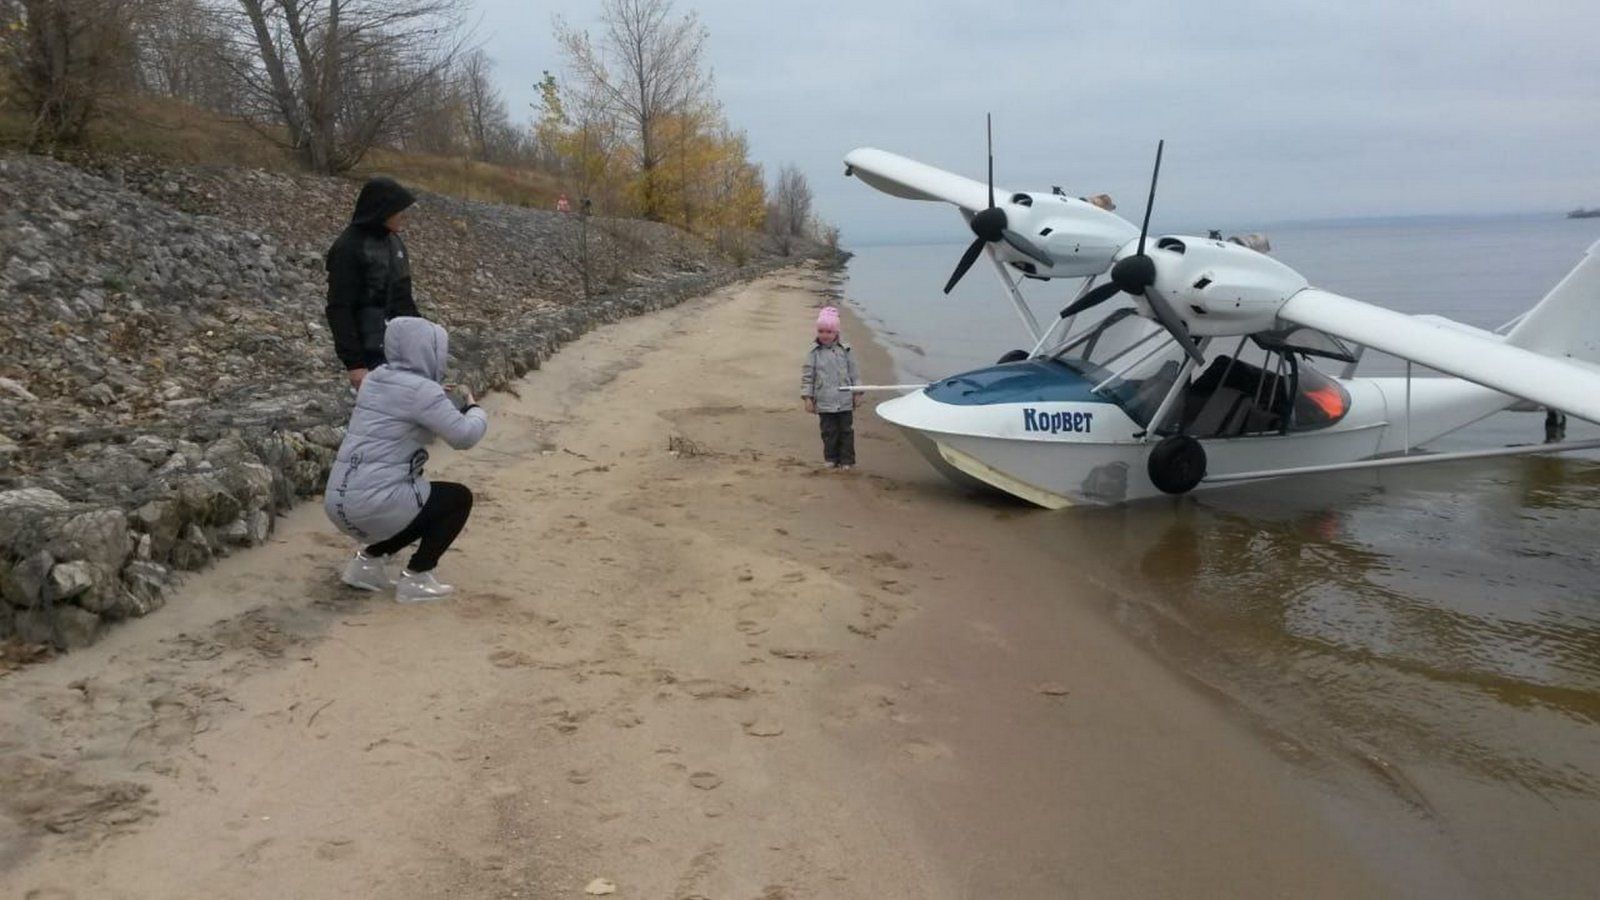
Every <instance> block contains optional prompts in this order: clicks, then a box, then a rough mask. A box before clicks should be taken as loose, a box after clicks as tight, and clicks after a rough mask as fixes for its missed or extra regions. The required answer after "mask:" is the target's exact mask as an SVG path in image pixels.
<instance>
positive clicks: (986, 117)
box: [983, 113, 994, 209]
mask: <svg viewBox="0 0 1600 900" xmlns="http://www.w3.org/2000/svg"><path fill="white" fill-rule="evenodd" d="M983 131H984V134H986V135H988V139H989V208H990V209H994V116H992V115H990V114H989V113H984V114H983Z"/></svg>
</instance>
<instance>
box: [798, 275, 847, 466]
mask: <svg viewBox="0 0 1600 900" xmlns="http://www.w3.org/2000/svg"><path fill="white" fill-rule="evenodd" d="M857 383H859V378H858V375H857V372H856V360H855V357H854V356H851V355H850V345H849V344H846V343H845V342H844V341H843V340H841V339H840V338H839V310H837V309H835V308H833V307H831V306H824V307H823V308H822V312H820V313H818V314H817V339H816V341H815V342H814V343H813V344H812V345H811V352H810V353H808V354H806V362H805V366H804V367H803V368H802V369H801V371H800V396H801V398H803V399H804V400H805V403H806V412H808V413H816V415H817V419H818V420H819V422H820V424H821V427H822V459H823V461H824V462H826V463H827V464H828V467H829V468H837V469H850V468H854V467H855V464H856V432H855V422H854V421H853V419H854V418H855V408H856V407H857V406H860V405H861V392H860V391H848V390H840V389H841V388H848V387H853V386H855V385H856V384H857Z"/></svg>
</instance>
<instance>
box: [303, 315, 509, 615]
mask: <svg viewBox="0 0 1600 900" xmlns="http://www.w3.org/2000/svg"><path fill="white" fill-rule="evenodd" d="M383 340H384V352H385V358H386V360H387V362H386V363H385V364H384V365H382V366H379V367H378V368H376V369H373V370H372V372H371V374H369V375H367V377H366V381H365V383H364V384H363V385H362V387H361V389H360V390H359V391H358V392H357V393H356V407H355V410H354V411H352V412H351V414H350V427H349V429H348V431H347V432H346V434H345V438H344V442H343V443H342V444H340V445H339V453H338V456H337V457H336V458H335V459H334V463H333V470H332V471H331V472H329V474H328V485H327V488H326V492H325V497H324V499H323V510H324V511H325V512H326V513H327V514H328V518H329V519H330V520H332V521H333V524H334V525H335V526H337V527H338V529H339V530H340V531H342V532H344V533H345V534H347V535H349V536H350V537H353V538H355V539H356V540H358V541H360V542H361V546H360V548H359V549H357V550H356V554H355V558H353V559H351V560H350V562H349V563H348V564H347V565H346V566H345V568H344V573H343V574H342V575H341V580H343V581H344V583H345V584H348V585H350V586H351V587H356V588H360V589H362V590H367V591H382V590H388V589H390V588H393V589H394V598H395V599H396V600H398V601H400V602H401V603H414V602H418V601H423V600H438V599H440V598H443V597H447V596H449V595H450V594H451V593H452V592H454V590H455V588H453V587H451V586H450V585H448V584H441V583H439V581H438V580H437V579H436V578H434V575H433V569H434V566H436V565H438V563H439V557H440V556H442V555H443V554H444V552H445V551H446V550H448V549H450V545H451V544H452V543H454V542H455V539H456V536H457V535H459V534H460V533H461V529H462V528H463V527H464V526H465V525H466V524H467V517H468V516H469V515H471V514H472V491H471V490H469V489H468V488H467V487H466V485H462V484H456V483H454V482H450V481H436V482H431V483H430V482H429V481H428V479H427V478H426V476H425V475H424V474H423V468H424V466H425V465H426V464H427V462H428V451H427V450H426V449H425V447H426V446H427V445H428V444H431V443H433V440H434V438H435V437H442V438H444V439H445V442H446V443H448V444H449V445H450V446H452V447H454V448H456V449H457V450H465V449H467V448H469V447H471V446H473V445H474V444H476V443H478V441H480V440H482V439H483V435H484V432H486V431H487V430H488V428H489V421H488V416H487V415H486V414H485V413H484V411H483V409H482V408H480V407H479V406H478V403H477V400H476V398H474V397H473V396H472V392H471V391H470V390H469V391H466V394H465V398H464V399H465V401H466V404H465V406H464V407H463V408H461V409H457V408H456V405H455V404H454V403H452V402H451V400H450V398H449V396H448V395H447V394H446V392H445V386H444V376H445V366H446V363H447V361H448V359H449V353H450V336H449V334H447V333H446V332H445V330H444V329H443V328H441V327H439V326H438V325H435V324H434V323H432V322H429V321H428V320H427V319H419V318H416V317H414V316H402V317H400V318H397V319H394V320H392V321H390V322H389V327H388V330H387V333H386V334H385V335H384V339H383ZM419 542H420V543H419ZM414 543H418V544H419V545H418V547H417V552H416V553H415V554H413V555H412V557H411V561H410V562H409V563H407V564H406V567H405V568H404V569H403V570H402V571H401V572H400V577H399V578H398V579H395V578H391V577H390V575H389V571H388V566H387V563H388V562H389V559H390V557H392V556H393V555H394V554H396V553H399V552H400V551H401V550H403V549H405V548H406V547H408V546H410V545H411V544H414Z"/></svg>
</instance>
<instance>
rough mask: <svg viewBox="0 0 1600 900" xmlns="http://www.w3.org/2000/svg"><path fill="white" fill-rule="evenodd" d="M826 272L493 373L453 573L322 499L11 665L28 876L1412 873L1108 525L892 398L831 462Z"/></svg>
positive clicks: (1147, 878) (1152, 889)
mask: <svg viewBox="0 0 1600 900" xmlns="http://www.w3.org/2000/svg"><path fill="white" fill-rule="evenodd" d="M827 284H828V281H827V277H826V276H825V275H824V274H822V273H819V272H815V271H811V270H791V271H787V272H783V273H778V274H776V275H773V276H769V277H767V278H765V279H763V280H761V281H759V282H757V283H755V284H751V285H745V286H739V287H734V288H729V289H726V290H724V291H721V292H719V293H717V294H716V295H713V296H712V297H709V298H706V299H703V300H700V301H695V302H691V303H688V304H685V305H684V306H682V307H679V308H677V309H675V310H671V311H667V312H664V313H660V314H656V315H653V316H650V317H646V318H642V319H637V320H632V321H629V322H624V323H621V324H618V325H615V326H611V327H608V328H606V329H603V330H601V331H598V332H596V333H594V334H592V335H590V336H588V337H586V338H584V339H583V340H581V341H579V342H577V343H575V344H573V345H571V346H569V347H568V348H567V349H565V350H563V351H562V352H561V353H560V354H559V355H558V356H557V357H556V358H555V359H553V360H552V361H551V362H550V363H549V364H547V366H546V367H545V368H544V369H543V370H542V371H539V372H536V373H533V374H532V375H530V376H529V377H528V378H527V379H525V380H524V381H522V382H521V383H519V385H518V386H517V388H516V391H515V393H514V394H500V395H496V396H493V397H491V398H489V399H488V400H487V401H486V403H485V405H486V406H487V407H488V408H489V411H490V417H491V431H490V435H489V437H488V439H487V440H486V442H485V444H484V446H482V447H480V448H478V449H476V450H473V451H469V452H467V453H460V454H457V453H440V454H437V455H436V462H435V463H434V464H433V467H432V471H433V474H434V476H435V477H438V478H450V479H454V480H461V481H465V482H466V483H468V484H470V485H472V486H474V488H475V489H476V490H477V492H478V507H477V509H476V511H475V513H474V518H473V521H472V523H471V524H469V526H468V528H467V531H466V533H465V535H464V536H463V538H462V540H461V542H460V545H459V549H458V550H457V551H453V552H452V553H450V554H449V555H447V556H446V558H445V561H444V563H443V565H442V566H441V570H440V571H441V575H443V576H444V577H445V578H446V579H447V580H451V581H453V582H455V583H456V584H457V585H458V586H459V588H460V591H461V593H460V595H459V596H458V597H457V598H456V599H453V600H451V601H449V602H445V603H441V604H437V605H432V606H422V607H401V606H398V605H396V604H393V603H392V602H388V601H387V600H384V599H380V598H376V597H373V596H371V595H365V594H361V593H359V592H355V591H350V590H346V589H343V588H341V587H339V586H337V584H336V581H335V571H336V567H337V566H338V565H339V564H341V563H342V562H343V559H344V553H345V550H346V547H345V544H344V542H343V541H342V540H341V539H340V538H339V537H338V536H337V535H336V534H335V533H334V532H333V530H332V529H331V528H330V527H329V526H328V525H327V523H326V522H325V520H324V519H323V517H322V513H321V511H320V509H319V508H317V507H316V506H315V505H307V506H305V507H303V508H301V509H299V510H297V511H296V512H295V513H293V514H292V515H290V516H289V517H287V518H285V519H283V520H280V522H279V523H278V531H277V533H276V535H275V537H274V539H273V540H272V542H271V543H270V544H269V545H268V546H267V547H266V548H263V549H259V550H254V551H250V552H248V553H245V554H242V555H240V556H237V557H235V558H233V559H230V560H226V561H224V562H222V563H221V564H219V565H217V566H216V567H214V568H213V569H211V570H210V571H208V572H206V573H203V574H201V575H198V576H195V577H193V578H192V579H190V581H189V582H188V583H187V584H186V585H185V586H184V587H183V588H182V590H181V591H180V592H179V593H178V595H177V596H176V597H175V598H174V599H173V600H172V602H171V603H169V605H168V607H167V609H165V610H163V611H162V612H160V613H159V614H156V615H154V616H152V617H150V618H148V619H145V620H142V621H138V622H133V623H130V624H128V625H126V626H124V627H121V628H119V629H117V630H116V631H115V632H114V633H113V634H112V635H111V636H110V637H109V638H107V639H106V640H105V641H103V642H102V643H100V644H99V645H97V646H95V647H93V648H91V649H89V650H86V651H82V652H78V653H74V654H72V655H70V656H68V657H65V658H63V659H60V660H57V661H54V662H51V663H48V664H45V665H39V666H35V667H32V668H29V669H26V670H23V671H21V672H17V673H14V674H11V675H9V676H6V677H5V678H4V679H3V680H0V721H3V722H4V723H5V728H4V730H3V732H0V896H8V897H9V896H18V897H24V896H37V897H69V896H75V897H170V896H195V895H203V896H218V897H281V896H295V897H348V896H374V897H434V896H463V897H561V896H584V892H585V888H586V887H587V886H590V885H592V884H593V885H594V887H595V888H596V889H603V885H599V884H594V881H595V879H606V880H608V881H609V882H610V883H614V884H615V886H616V896H619V897H676V898H691V897H705V898H712V897H737V898H752V897H761V898H767V900H776V898H783V897H790V898H801V897H821V898H854V897H863V898H865V897H873V898H884V897H905V898H928V897H932V898H945V897H952V898H953V897H994V896H1014V897H1065V896H1086V897H1087V896H1094V897H1102V896H1117V897H1141V896H1175V895H1181V896H1187V897H1238V896H1297V897H1308V896H1339V897H1347V896H1373V895H1382V894H1385V893H1392V892H1394V885H1395V882H1393V881H1391V880H1389V878H1388V876H1387V875H1386V874H1385V873H1384V872H1382V871H1380V870H1378V869H1375V868H1373V867H1372V866H1371V864H1370V861H1371V859H1372V856H1371V854H1370V853H1366V852H1363V851H1359V850H1358V849H1357V847H1356V844H1355V843H1354V842H1353V841H1352V840H1350V838H1349V836H1348V835H1349V829H1348V827H1346V823H1344V822H1342V821H1340V819H1339V816H1338V815H1337V809H1336V808H1335V807H1336V806H1337V804H1335V803H1330V800H1329V798H1330V796H1333V797H1338V796H1340V795H1339V794H1338V793H1337V790H1336V788H1334V787H1330V784H1329V782H1328V781H1327V780H1325V779H1324V778H1321V777H1319V776H1317V775H1315V774H1313V773H1310V772H1308V771H1307V769H1306V768H1305V767H1304V766H1302V765H1300V764H1298V763H1297V762H1296V761H1295V760H1294V759H1293V757H1292V754H1287V753H1285V752H1283V750H1282V748H1281V747H1277V746H1274V744H1273V743H1272V741H1270V740H1268V739H1266V736H1265V735H1264V733H1263V732H1262V731H1261V730H1260V729H1259V728H1257V727H1255V726H1254V725H1253V724H1252V723H1251V721H1250V720H1249V717H1248V716H1245V715H1242V714H1241V713H1240V712H1239V710H1238V709H1237V708H1236V706H1235V705H1234V704H1232V703H1230V702H1225V700H1224V698H1222V697H1221V696H1219V695H1218V693H1217V692H1216V691H1213V690H1209V689H1207V688H1206V686H1205V685H1204V684H1203V683H1200V682H1198V681H1196V680H1195V679H1193V678H1190V677H1187V676H1185V675H1184V674H1181V671H1180V670H1179V669H1177V668H1174V667H1171V666H1168V665H1165V664H1164V663H1162V662H1161V661H1160V659H1159V658H1158V657H1157V656H1156V655H1153V654H1152V653H1151V652H1149V650H1148V649H1147V645H1146V644H1145V643H1144V642H1142V641H1140V640H1137V639H1136V636H1130V632H1129V630H1128V628H1127V625H1128V623H1127V622H1121V621H1119V618H1118V615H1119V614H1118V610H1119V609H1122V608H1124V607H1123V606H1121V605H1119V603H1118V600H1117V594H1116V591H1115V589H1114V588H1115V585H1112V584H1108V582H1107V581H1106V579H1105V578H1104V577H1103V575H1097V573H1096V572H1095V571H1094V567H1095V562H1094V560H1093V559H1091V558H1086V555H1085V554H1084V553H1083V552H1082V550H1081V548H1079V550H1078V551H1077V552H1061V553H1056V552H1054V549H1053V548H1052V547H1051V545H1050V542H1049V541H1050V539H1049V538H1045V537H1040V536H1039V535H1040V534H1041V533H1040V532H1038V531H1037V530H1036V529H1033V528H1032V522H1031V520H1030V516H1032V513H1030V512H1029V511H1027V510H1024V509H1022V508H1019V507H1017V506H1015V505H1013V504H1010V503H1007V502H1003V501H999V502H997V501H982V500H975V499H974V498H972V497H970V496H968V495H965V494H963V493H961V492H959V491H956V490H954V489H953V488H950V487H948V486H947V485H945V484H944V483H943V482H942V481H941V480H940V479H939V478H938V476H936V475H935V474H934V473H932V472H931V471H930V470H929V469H928V468H927V467H926V465H925V464H924V463H923V462H922V461H921V460H920V459H919V458H917V457H916V456H915V454H914V453H912V452H911V451H910V449H909V448H908V447H906V446H905V445H904V444H903V442H902V441H901V440H900V439H899V438H898V436H895V435H893V434H891V433H889V431H888V430H887V428H886V426H884V425H883V424H882V423H880V422H878V421H877V420H876V419H875V418H874V417H872V416H871V415H870V413H867V412H865V411H863V413H862V414H861V415H859V416H858V425H857V429H858V432H857V446H858V452H859V455H860V458H861V466H860V468H859V469H858V470H857V471H855V472H853V473H841V472H831V471H826V470H823V469H820V468H819V467H818V465H817V464H816V461H817V459H818V457H819V456H820V447H819V446H818V443H819V442H818V439H817V436H816V423H815V419H814V418H812V417H809V416H807V415H805V414H804V413H803V412H801V411H800V403H799V399H798V397H797V385H798V367H799V360H800V358H801V355H802V353H803V351H804V348H805V346H806V343H807V342H808V340H809V335H810V331H811V323H812V320H813V317H814V308H815V307H816V306H818V305H821V303H822V302H823V300H824V290H825V288H826V287H827ZM846 334H847V336H850V337H852V338H853V340H854V343H855V345H856V348H857V352H858V353H859V354H860V355H861V359H862V363H863V371H864V374H865V377H867V378H868V379H870V380H873V381H876V382H880V383H881V382H882V381H885V380H888V378H889V375H890V365H889V361H888V359H887V357H886V356H885V355H884V354H883V353H882V352H880V351H879V350H878V349H877V348H875V347H873V346H872V345H871V344H870V342H869V341H867V340H866V337H867V336H866V335H865V334H864V333H863V331H862V329H861V328H860V327H859V325H858V323H855V322H854V321H850V322H847V326H846ZM1097 521H1098V522H1099V523H1100V524H1099V525H1097V526H1096V527H1098V528H1101V529H1108V530H1109V529H1115V528H1117V527H1131V526H1126V525H1125V526H1117V525H1116V524H1115V522H1116V520H1106V519H1100V520H1097ZM1107 564H1108V565H1110V566H1113V567H1116V566H1120V565H1122V561H1120V560H1117V559H1112V560H1108V561H1107ZM1402 814H1403V813H1402ZM30 892H32V893H30Z"/></svg>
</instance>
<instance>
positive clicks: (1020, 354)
mask: <svg viewBox="0 0 1600 900" xmlns="http://www.w3.org/2000/svg"><path fill="white" fill-rule="evenodd" d="M1027 358H1028V351H1026V350H1007V351H1006V352H1005V354H1004V355H1002V356H1001V357H1000V358H999V359H997V360H995V363H996V364H999V363H1008V362H1017V361H1018V360H1023V359H1027Z"/></svg>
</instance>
